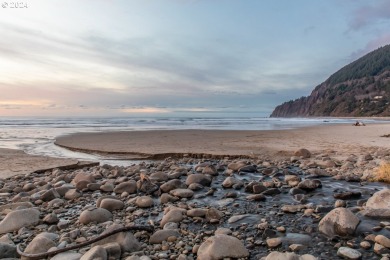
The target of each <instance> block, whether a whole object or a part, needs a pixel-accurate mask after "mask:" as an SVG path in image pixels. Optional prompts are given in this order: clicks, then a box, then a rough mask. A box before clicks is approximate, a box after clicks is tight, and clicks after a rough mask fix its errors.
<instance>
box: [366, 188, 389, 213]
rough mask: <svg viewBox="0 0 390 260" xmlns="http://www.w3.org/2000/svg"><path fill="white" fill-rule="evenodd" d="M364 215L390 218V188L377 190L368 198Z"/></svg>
mask: <svg viewBox="0 0 390 260" xmlns="http://www.w3.org/2000/svg"><path fill="white" fill-rule="evenodd" d="M363 215H365V216H368V217H372V218H385V219H390V189H383V190H381V191H378V192H375V193H374V195H372V197H371V198H369V199H368V200H367V203H366V207H365V212H363Z"/></svg>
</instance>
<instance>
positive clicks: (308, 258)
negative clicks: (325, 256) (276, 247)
mask: <svg viewBox="0 0 390 260" xmlns="http://www.w3.org/2000/svg"><path fill="white" fill-rule="evenodd" d="M264 260H318V259H317V258H316V257H314V256H312V255H309V254H305V255H302V256H300V255H297V254H295V253H281V252H277V251H274V252H271V253H270V254H269V255H267V257H266V258H265V259H264Z"/></svg>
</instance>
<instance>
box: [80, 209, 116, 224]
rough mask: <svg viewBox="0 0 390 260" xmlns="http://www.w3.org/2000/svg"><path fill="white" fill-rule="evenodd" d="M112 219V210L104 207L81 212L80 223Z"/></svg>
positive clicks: (101, 221)
mask: <svg viewBox="0 0 390 260" xmlns="http://www.w3.org/2000/svg"><path fill="white" fill-rule="evenodd" d="M111 219H112V214H111V212H110V211H108V210H106V209H103V208H93V209H86V210H84V211H83V212H81V214H80V217H79V221H80V223H82V224H85V225H87V224H89V223H91V222H96V223H103V222H106V221H108V220H111Z"/></svg>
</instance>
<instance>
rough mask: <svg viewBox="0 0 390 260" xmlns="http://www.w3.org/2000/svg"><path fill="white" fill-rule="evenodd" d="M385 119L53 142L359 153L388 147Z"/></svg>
mask: <svg viewBox="0 0 390 260" xmlns="http://www.w3.org/2000/svg"><path fill="white" fill-rule="evenodd" d="M386 134H390V124H372V125H367V126H352V125H328V126H315V127H305V128H299V129H292V130H278V131H230V130H226V131H225V130H164V131H162V130H161V131H160V130H158V131H128V132H106V133H80V134H73V135H68V136H61V137H58V138H57V140H56V142H55V143H56V144H57V145H59V146H62V147H65V148H68V149H71V150H77V151H83V152H89V153H101V154H110V155H117V156H120V157H123V158H130V159H139V158H155V159H159V158H164V157H166V156H174V155H177V156H181V155H185V154H189V155H213V156H214V157H217V156H237V157H238V156H241V155H243V156H248V157H253V156H259V157H265V158H267V157H272V156H278V155H279V156H289V155H292V153H293V152H294V151H295V150H297V149H300V148H306V149H308V150H310V151H311V152H314V153H321V152H324V151H335V152H336V153H337V154H340V155H343V154H345V155H349V154H354V153H356V154H360V153H364V152H368V150H369V149H371V148H373V149H377V148H388V147H390V138H386V137H381V136H383V135H386Z"/></svg>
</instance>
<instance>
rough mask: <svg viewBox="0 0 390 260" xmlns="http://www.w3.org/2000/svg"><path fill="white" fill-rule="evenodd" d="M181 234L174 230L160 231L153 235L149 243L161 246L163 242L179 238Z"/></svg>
mask: <svg viewBox="0 0 390 260" xmlns="http://www.w3.org/2000/svg"><path fill="white" fill-rule="evenodd" d="M179 236H180V233H179V232H178V231H177V230H174V229H164V230H158V231H156V232H155V233H154V234H153V235H151V237H150V239H149V243H151V244H160V243H162V242H163V241H166V240H167V239H168V237H179Z"/></svg>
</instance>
